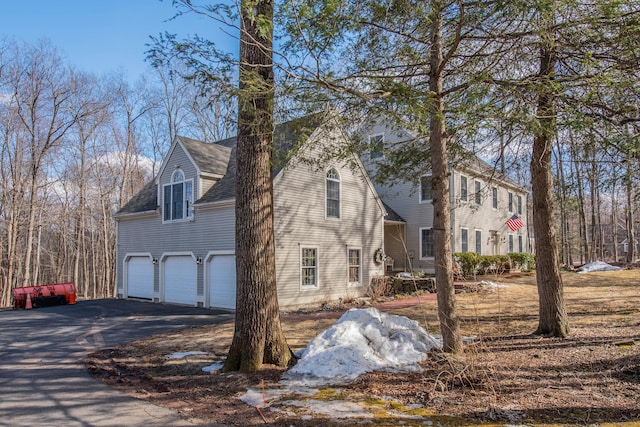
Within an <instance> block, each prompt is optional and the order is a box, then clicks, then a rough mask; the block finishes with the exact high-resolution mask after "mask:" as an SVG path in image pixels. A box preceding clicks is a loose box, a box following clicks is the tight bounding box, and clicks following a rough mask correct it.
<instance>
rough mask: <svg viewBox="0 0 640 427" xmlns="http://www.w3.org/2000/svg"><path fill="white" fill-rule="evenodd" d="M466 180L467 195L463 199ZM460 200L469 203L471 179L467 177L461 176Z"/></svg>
mask: <svg viewBox="0 0 640 427" xmlns="http://www.w3.org/2000/svg"><path fill="white" fill-rule="evenodd" d="M463 179H464V180H465V182H466V183H467V188H466V191H467V194H466V195H465V196H464V198H462V180H463ZM459 187H460V200H461V201H463V202H468V201H469V178H468V177H467V176H465V175H460V186H459Z"/></svg>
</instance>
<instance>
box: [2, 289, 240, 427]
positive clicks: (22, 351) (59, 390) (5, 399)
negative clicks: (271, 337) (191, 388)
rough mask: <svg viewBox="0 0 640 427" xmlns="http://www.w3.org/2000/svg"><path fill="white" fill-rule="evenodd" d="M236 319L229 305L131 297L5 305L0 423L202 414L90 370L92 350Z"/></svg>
mask: <svg viewBox="0 0 640 427" xmlns="http://www.w3.org/2000/svg"><path fill="white" fill-rule="evenodd" d="M230 318H233V314H232V313H229V312H224V311H214V310H208V309H199V308H195V307H178V306H171V305H164V304H152V303H147V302H138V301H127V300H113V299H107V300H94V301H80V302H78V303H77V304H75V305H66V306H57V307H47V308H40V309H34V310H0V396H2V398H1V399H0V426H36V425H38V426H124V425H126V426H138V425H140V426H142V425H144V426H169V425H171V426H187V425H194V424H196V425H197V424H198V421H197V420H187V419H183V418H181V417H180V416H179V415H178V414H176V413H175V412H173V411H171V410H169V409H165V408H161V407H158V406H155V405H152V404H149V403H147V402H145V401H142V400H138V399H134V398H132V397H129V396H127V395H125V394H122V393H120V392H118V391H115V390H113V389H111V388H109V387H107V386H105V385H103V384H102V383H99V382H97V381H95V380H94V379H93V378H91V377H90V376H89V374H88V373H87V372H86V371H85V369H84V366H83V365H82V362H81V359H82V358H83V357H84V356H85V355H86V354H88V353H90V352H92V351H94V350H98V349H102V348H108V347H113V346H116V345H119V344H123V343H126V342H129V341H133V340H136V339H139V338H143V337H147V336H149V335H153V334H156V333H161V332H167V331H171V330H175V329H179V328H184V327H187V326H194V325H202V324H207V323H215V322H220V321H223V320H228V319H230Z"/></svg>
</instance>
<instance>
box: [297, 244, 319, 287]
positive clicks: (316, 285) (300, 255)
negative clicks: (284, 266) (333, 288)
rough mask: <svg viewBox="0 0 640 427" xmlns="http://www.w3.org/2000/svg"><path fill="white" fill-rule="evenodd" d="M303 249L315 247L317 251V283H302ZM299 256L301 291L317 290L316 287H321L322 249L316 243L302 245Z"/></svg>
mask: <svg viewBox="0 0 640 427" xmlns="http://www.w3.org/2000/svg"><path fill="white" fill-rule="evenodd" d="M303 249H315V251H316V284H315V285H303V284H302V278H303V275H302V268H303V266H302V250H303ZM299 257H300V260H299V262H298V271H299V274H300V290H301V291H305V290H315V289H319V288H320V249H319V248H318V246H315V245H303V244H301V245H300V253H299Z"/></svg>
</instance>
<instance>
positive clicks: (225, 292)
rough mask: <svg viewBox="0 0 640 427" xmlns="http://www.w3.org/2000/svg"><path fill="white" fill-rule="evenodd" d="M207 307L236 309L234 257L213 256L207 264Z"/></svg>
mask: <svg viewBox="0 0 640 427" xmlns="http://www.w3.org/2000/svg"><path fill="white" fill-rule="evenodd" d="M208 277H209V306H211V307H220V308H229V309H232V310H235V308H236V257H235V255H214V256H213V258H211V261H210V262H209V271H208Z"/></svg>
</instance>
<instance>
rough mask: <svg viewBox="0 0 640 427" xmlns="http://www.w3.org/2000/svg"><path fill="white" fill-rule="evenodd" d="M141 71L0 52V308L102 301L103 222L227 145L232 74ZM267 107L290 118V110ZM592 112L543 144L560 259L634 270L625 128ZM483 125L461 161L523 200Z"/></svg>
mask: <svg viewBox="0 0 640 427" xmlns="http://www.w3.org/2000/svg"><path fill="white" fill-rule="evenodd" d="M152 65H153V67H152V70H153V71H152V72H150V73H149V74H148V75H146V76H142V77H141V78H140V79H139V80H138V81H137V82H136V83H135V84H132V83H130V82H128V81H127V80H126V79H125V78H124V77H123V76H122V75H120V74H118V73H111V74H104V75H101V76H97V75H92V74H88V73H85V72H82V71H79V70H77V69H76V68H75V67H74V66H73V64H69V63H67V62H66V61H65V60H64V59H63V58H62V56H61V55H60V53H59V52H58V51H57V49H56V47H55V46H52V45H51V44H49V43H47V42H42V43H40V44H37V45H27V44H19V43H16V42H14V41H10V40H1V39H0V137H1V138H2V153H1V157H0V171H1V173H2V179H1V181H0V289H1V292H0V306H9V305H11V288H13V287H18V286H30V285H35V284H42V283H52V282H66V281H72V282H75V283H76V285H77V287H78V294H79V296H80V297H86V298H98V297H109V296H113V294H114V286H115V277H114V276H115V265H114V262H115V261H114V260H115V245H116V223H115V221H114V219H113V214H114V213H115V212H117V210H118V209H119V208H120V207H121V206H122V205H123V204H125V203H126V202H127V201H128V200H129V198H130V197H131V196H133V195H134V194H135V193H136V192H137V191H138V190H139V189H140V188H141V187H142V186H143V185H144V184H145V183H146V182H148V181H149V180H150V179H152V177H153V176H154V175H155V172H156V171H157V169H158V167H159V166H160V163H161V161H162V157H163V155H164V154H165V153H166V151H167V150H168V148H169V146H170V144H171V141H172V140H173V138H174V137H175V135H176V134H182V135H185V136H190V137H193V138H196V139H201V140H205V141H215V140H218V139H221V138H224V137H227V136H229V135H230V134H233V133H234V132H235V127H234V123H235V120H236V112H235V111H236V110H235V103H234V100H233V95H232V92H231V91H229V90H227V89H228V87H229V86H234V85H235V82H234V78H233V77H232V75H233V74H232V73H230V72H229V71H228V70H224V69H220V70H218V71H216V72H219V75H217V77H216V78H209V79H197V78H194V76H195V75H196V74H194V73H193V72H192V70H190V68H189V67H190V64H189V63H188V62H187V61H182V62H180V61H179V60H174V59H170V58H163V57H162V56H161V55H158V54H156V55H155V56H154V58H153V62H152ZM191 65H193V64H191ZM635 72H637V69H636V70H635V71H634V73H635ZM209 77H211V76H209ZM636 86H637V80H635V83H633V84H630V85H629V88H628V90H626V91H625V90H620V86H617V89H616V93H615V94H612V95H615V98H616V99H615V104H617V105H619V106H621V107H620V109H621V110H624V108H626V107H627V106H631V107H630V108H632V109H633V111H632V112H631V113H629V114H625V117H631V116H637V102H638V95H637V90H636ZM280 105H281V106H280V108H284V107H283V106H284V105H286V110H287V114H289V115H293V116H295V114H294V113H295V105H294V104H291V101H288V102H287V103H284V102H283V103H281V104H280ZM611 105H613V104H611ZM623 107H624V108H623ZM607 108H610V107H607ZM591 111H592V113H593V114H588V115H586V116H585V115H584V114H582V113H581V114H582V115H581V119H580V120H581V122H582V124H581V125H580V126H574V127H572V128H569V127H566V128H565V129H563V130H561V131H559V132H558V135H557V137H556V140H555V147H554V152H553V161H554V177H555V197H556V200H557V206H558V208H559V209H558V210H557V216H558V218H557V224H558V230H560V234H559V237H560V240H561V242H560V249H561V256H562V260H563V262H564V263H566V264H581V263H585V262H588V261H591V260H595V259H602V260H605V261H634V260H635V258H636V256H637V255H636V254H637V253H638V252H637V246H636V247H635V253H634V251H631V250H629V249H630V248H633V245H629V242H633V243H634V245H637V243H636V240H637V238H636V235H637V229H638V219H637V218H638V204H639V203H638V200H639V197H640V192H639V189H638V187H639V185H640V182H639V180H640V176H639V174H638V170H639V166H640V157H639V154H638V153H639V152H640V150H639V146H640V144H639V143H638V122H637V119H635V120H624V119H621V120H617V121H612V120H608V119H607V118H606V117H604V116H605V114H603V112H604V111H606V109H605V108H595V107H594V108H592V109H591ZM576 115H577V113H576ZM584 117H588V120H585V118H584ZM569 118H570V117H569V115H567V114H565V119H569ZM484 123H485V124H487V123H488V122H487V121H484ZM491 126H493V129H492V131H491V132H486V133H483V134H481V135H486V136H487V138H486V140H485V141H484V142H479V140H478V139H477V138H475V139H470V140H469V143H468V144H467V146H466V148H468V149H471V150H476V151H478V152H479V154H481V155H483V154H486V153H491V152H501V153H502V155H501V156H499V157H495V158H486V156H485V158H486V160H489V161H490V162H494V163H495V164H496V168H497V169H498V170H503V171H505V172H508V173H509V175H510V176H511V177H512V178H514V179H516V180H517V181H518V182H519V183H520V184H521V185H523V186H524V187H525V188H529V186H530V183H531V180H530V177H529V172H528V171H529V166H528V163H529V161H530V148H529V145H530V143H529V145H528V143H527V142H526V141H527V138H530V137H529V136H526V135H523V134H522V133H520V132H519V130H518V127H517V126H513V125H512V122H507V121H504V122H500V121H496V122H493V123H492V124H491ZM491 144H493V146H499V147H500V149H499V150H493V151H492V150H489V151H487V150H486V147H487V146H488V145H491ZM416 179H417V178H416Z"/></svg>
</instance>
